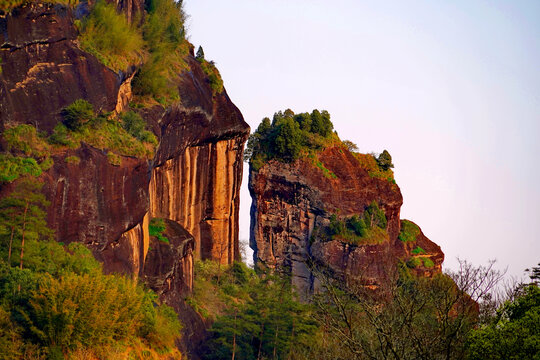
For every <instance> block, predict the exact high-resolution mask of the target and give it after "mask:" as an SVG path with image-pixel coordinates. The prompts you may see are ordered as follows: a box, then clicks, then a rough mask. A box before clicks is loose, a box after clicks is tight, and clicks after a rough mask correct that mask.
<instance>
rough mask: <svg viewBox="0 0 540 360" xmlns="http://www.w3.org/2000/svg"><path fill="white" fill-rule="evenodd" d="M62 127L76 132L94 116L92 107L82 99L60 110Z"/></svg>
mask: <svg viewBox="0 0 540 360" xmlns="http://www.w3.org/2000/svg"><path fill="white" fill-rule="evenodd" d="M62 116H63V117H64V121H63V123H64V125H65V126H66V127H67V128H68V129H70V130H78V129H80V128H81V127H82V126H83V125H84V124H86V123H88V122H89V121H91V120H93V119H94V118H95V116H96V114H95V112H94V105H92V104H90V103H89V102H88V101H86V100H84V99H78V100H75V101H74V102H73V103H72V104H71V105H68V106H66V107H65V108H64V109H63V110H62Z"/></svg>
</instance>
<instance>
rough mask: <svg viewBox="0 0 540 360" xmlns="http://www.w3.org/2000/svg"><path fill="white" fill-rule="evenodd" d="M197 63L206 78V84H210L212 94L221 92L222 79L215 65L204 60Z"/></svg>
mask: <svg viewBox="0 0 540 360" xmlns="http://www.w3.org/2000/svg"><path fill="white" fill-rule="evenodd" d="M199 62H200V64H201V68H202V70H203V71H204V73H205V74H206V76H208V82H209V83H210V87H211V88H212V92H213V93H214V94H219V93H221V92H223V79H222V78H221V74H220V73H219V70H218V69H217V67H216V64H215V63H214V62H213V61H206V60H204V59H203V60H202V61H199Z"/></svg>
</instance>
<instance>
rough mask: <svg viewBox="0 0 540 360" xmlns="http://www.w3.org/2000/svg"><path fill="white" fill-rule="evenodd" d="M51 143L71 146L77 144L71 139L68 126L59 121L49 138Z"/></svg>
mask: <svg viewBox="0 0 540 360" xmlns="http://www.w3.org/2000/svg"><path fill="white" fill-rule="evenodd" d="M48 142H49V144H52V145H61V146H69V147H74V146H75V144H74V143H73V141H71V139H70V138H69V130H68V128H67V127H66V126H65V125H64V124H62V123H59V124H58V125H56V126H55V127H54V130H53V132H52V134H51V136H49V138H48Z"/></svg>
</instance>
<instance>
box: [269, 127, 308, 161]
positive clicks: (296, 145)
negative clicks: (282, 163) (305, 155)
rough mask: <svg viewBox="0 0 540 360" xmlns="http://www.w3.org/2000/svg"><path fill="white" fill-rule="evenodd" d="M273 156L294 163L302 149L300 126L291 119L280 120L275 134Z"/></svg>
mask: <svg viewBox="0 0 540 360" xmlns="http://www.w3.org/2000/svg"><path fill="white" fill-rule="evenodd" d="M274 143H275V148H274V151H275V154H276V155H277V156H278V157H279V158H281V159H284V160H286V161H294V160H296V159H297V158H298V156H299V155H300V150H301V149H302V134H301V132H300V126H299V125H298V123H297V122H296V121H294V120H293V119H292V118H289V117H287V118H283V119H282V120H280V122H279V125H278V126H277V129H276V133H275V139H274Z"/></svg>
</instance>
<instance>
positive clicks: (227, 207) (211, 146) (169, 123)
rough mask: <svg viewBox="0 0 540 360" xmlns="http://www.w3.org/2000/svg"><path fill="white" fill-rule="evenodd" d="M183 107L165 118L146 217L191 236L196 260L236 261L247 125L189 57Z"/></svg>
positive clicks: (224, 95) (181, 105)
mask: <svg viewBox="0 0 540 360" xmlns="http://www.w3.org/2000/svg"><path fill="white" fill-rule="evenodd" d="M190 67H191V69H192V71H191V72H190V73H185V74H183V75H182V77H181V84H180V86H179V89H180V98H181V103H180V104H179V105H177V106H175V107H174V108H173V109H171V110H170V111H168V112H167V113H165V114H164V116H163V118H162V120H161V122H160V125H161V134H162V138H161V144H160V147H159V150H158V153H157V155H156V163H155V167H154V170H153V174H152V180H151V182H150V199H151V200H150V214H151V216H153V217H162V218H167V219H171V220H174V221H177V222H178V223H180V224H181V225H182V226H184V228H186V229H187V230H188V231H189V232H190V233H191V234H192V235H193V236H194V238H195V256H196V258H199V259H201V258H202V259H212V260H216V261H220V262H222V263H225V264H229V263H232V262H233V261H234V260H236V259H238V258H239V251H238V208H239V201H240V198H239V193H240V185H241V182H242V168H243V147H244V143H245V141H246V140H247V136H248V135H249V126H248V125H247V124H246V123H245V122H244V120H243V118H242V114H241V113H240V111H239V110H238V108H236V106H234V104H233V103H232V102H231V101H230V99H229V97H228V96H227V93H226V92H225V91H223V92H222V93H221V94H212V89H211V88H210V85H209V83H208V82H207V81H206V76H205V75H204V73H203V72H202V70H201V69H200V67H199V66H198V64H197V62H196V61H195V60H194V59H193V58H191V59H190Z"/></svg>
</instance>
